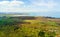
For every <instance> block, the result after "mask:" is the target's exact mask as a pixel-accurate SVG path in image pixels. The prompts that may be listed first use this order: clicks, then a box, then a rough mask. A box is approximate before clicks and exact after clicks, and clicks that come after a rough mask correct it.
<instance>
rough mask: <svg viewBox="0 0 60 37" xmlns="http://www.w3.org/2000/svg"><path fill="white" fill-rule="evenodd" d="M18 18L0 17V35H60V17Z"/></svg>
mask: <svg viewBox="0 0 60 37" xmlns="http://www.w3.org/2000/svg"><path fill="white" fill-rule="evenodd" d="M25 17H26V16H25ZM25 17H24V18H25ZM1 18H2V17H1ZM20 18H21V17H18V18H17V17H16V18H10V17H9V18H8V17H4V18H3V19H1V20H0V37H60V19H57V18H56V19H54V18H53V19H51V18H45V17H35V19H33V18H31V19H33V20H31V19H30V20H29V19H26V20H25V19H24V20H22V19H20Z"/></svg>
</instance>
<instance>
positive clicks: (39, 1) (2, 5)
mask: <svg viewBox="0 0 60 37" xmlns="http://www.w3.org/2000/svg"><path fill="white" fill-rule="evenodd" d="M29 1H30V2H31V3H32V4H31V5H29V6H26V4H25V2H23V1H16V0H13V1H2V2H0V12H48V11H50V10H51V9H52V8H54V6H56V5H57V3H55V2H52V1H49V0H47V2H45V1H44V0H29ZM37 6H39V8H38V7H37Z"/></svg>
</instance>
